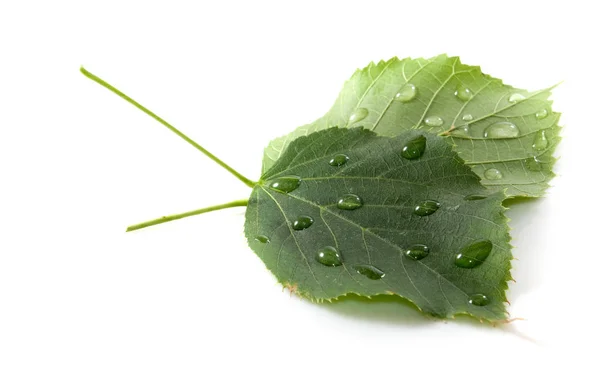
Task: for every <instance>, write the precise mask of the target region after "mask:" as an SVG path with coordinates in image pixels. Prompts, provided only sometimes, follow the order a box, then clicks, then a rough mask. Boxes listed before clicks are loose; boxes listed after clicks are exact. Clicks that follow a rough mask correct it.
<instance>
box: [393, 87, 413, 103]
mask: <svg viewBox="0 0 600 374" xmlns="http://www.w3.org/2000/svg"><path fill="white" fill-rule="evenodd" d="M415 96H417V87H415V85H414V84H411V83H409V84H406V85H404V87H402V88H401V89H400V91H398V93H397V94H396V100H398V101H400V102H401V103H407V102H409V101H411V100H412V99H414V98H415Z"/></svg>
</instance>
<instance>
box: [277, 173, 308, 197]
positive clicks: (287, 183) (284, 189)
mask: <svg viewBox="0 0 600 374" xmlns="http://www.w3.org/2000/svg"><path fill="white" fill-rule="evenodd" d="M301 181H302V179H300V177H298V176H295V175H287V176H285V177H279V178H277V179H274V180H272V181H271V182H270V183H269V187H271V188H272V189H274V190H275V191H277V192H281V193H288V192H292V191H293V190H295V189H296V188H298V186H300V182H301Z"/></svg>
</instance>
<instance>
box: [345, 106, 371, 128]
mask: <svg viewBox="0 0 600 374" xmlns="http://www.w3.org/2000/svg"><path fill="white" fill-rule="evenodd" d="M368 114H369V111H368V110H367V109H365V108H356V110H355V111H354V112H352V114H351V115H350V118H349V120H348V124H349V125H352V124H353V123H356V122H358V121H362V120H363V119H365V117H366V116H367V115H368Z"/></svg>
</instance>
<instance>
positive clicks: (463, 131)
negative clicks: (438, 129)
mask: <svg viewBox="0 0 600 374" xmlns="http://www.w3.org/2000/svg"><path fill="white" fill-rule="evenodd" d="M450 136H453V137H455V138H470V137H471V134H470V129H469V125H464V126H460V127H457V128H455V129H454V130H452V131H451V132H450Z"/></svg>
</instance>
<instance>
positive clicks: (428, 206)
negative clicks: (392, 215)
mask: <svg viewBox="0 0 600 374" xmlns="http://www.w3.org/2000/svg"><path fill="white" fill-rule="evenodd" d="M439 208H440V203H439V202H437V201H435V200H424V201H421V202H420V203H419V204H417V206H416V207H415V210H414V212H415V214H416V215H418V216H421V217H424V216H428V215H430V214H433V213H435V212H436V211H437V210H438V209H439Z"/></svg>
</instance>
